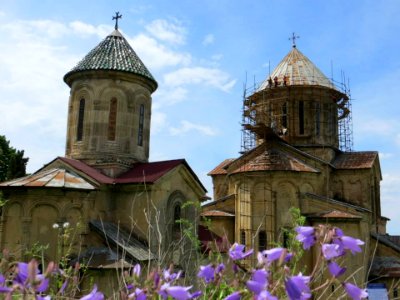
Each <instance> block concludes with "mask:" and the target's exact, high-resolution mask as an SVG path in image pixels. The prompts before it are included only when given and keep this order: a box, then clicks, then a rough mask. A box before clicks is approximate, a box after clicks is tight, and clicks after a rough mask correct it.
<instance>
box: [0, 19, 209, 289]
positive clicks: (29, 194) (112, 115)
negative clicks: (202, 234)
mask: <svg viewBox="0 0 400 300" xmlns="http://www.w3.org/2000/svg"><path fill="white" fill-rule="evenodd" d="M64 81H65V82H66V84H68V86H69V87H70V98H69V104H68V126H67V138H66V151H65V157H57V158H55V159H54V160H53V161H51V162H49V163H48V164H46V165H45V166H44V167H43V168H41V169H40V170H38V171H36V172H35V173H33V174H32V175H29V176H27V177H24V178H19V179H15V180H12V181H8V182H3V183H1V184H0V190H1V191H2V192H3V195H4V198H5V199H6V200H7V202H6V205H5V206H4V207H3V209H2V212H1V217H0V248H1V249H5V248H7V249H9V250H10V251H11V254H12V255H13V256H14V257H15V258H16V259H23V258H24V254H25V253H26V251H27V250H28V249H32V247H34V246H35V244H37V245H39V244H40V245H48V248H47V249H46V250H45V251H44V257H45V260H47V261H51V260H58V259H60V257H61V256H66V255H68V256H69V257H70V259H72V260H74V259H75V260H76V259H80V258H82V257H83V258H87V260H86V262H87V264H88V267H89V268H94V269H96V268H101V269H103V270H106V269H108V268H109V269H113V268H115V267H116V266H117V267H126V266H129V265H130V263H136V262H147V261H149V260H156V261H157V262H158V263H160V264H162V265H164V266H165V265H169V264H170V263H171V262H174V263H175V264H177V265H179V266H180V267H182V268H185V264H188V261H187V260H186V259H185V257H186V255H187V254H188V253H187V252H190V251H191V249H192V248H191V247H190V245H189V244H188V243H186V241H185V240H184V239H182V236H181V235H180V232H181V231H180V230H181V228H180V226H181V225H179V223H177V222H176V221H177V220H180V219H181V218H183V219H188V220H191V221H192V222H193V230H196V228H195V226H196V216H197V215H198V213H197V212H196V209H197V208H196V207H197V206H196V203H199V202H200V201H203V200H204V196H205V193H206V190H205V188H204V186H203V185H202V183H201V182H200V181H199V179H198V177H197V176H196V174H195V173H194V172H193V170H192V169H191V168H190V166H189V165H188V164H187V162H186V161H185V160H184V159H175V160H168V161H157V162H149V147H150V119H151V104H152V99H151V94H152V93H153V92H154V91H155V90H156V89H157V82H156V80H155V79H154V78H153V76H152V75H151V73H150V72H149V70H148V69H147V68H146V66H145V65H144V64H143V62H142V61H141V60H140V58H139V57H138V56H137V55H136V53H135V51H134V50H133V49H132V47H131V46H130V45H129V44H128V42H127V40H126V39H125V38H124V37H123V36H122V34H121V32H120V31H119V30H118V28H117V26H116V29H115V31H113V32H112V33H111V34H110V35H108V36H107V37H106V38H105V39H104V40H103V41H102V42H101V43H100V44H99V45H97V46H96V47H95V48H94V49H93V50H91V51H90V52H89V53H88V54H87V55H86V56H85V57H84V58H83V59H82V60H81V61H80V62H79V63H78V64H77V65H76V66H75V67H74V68H73V69H72V70H71V71H70V72H68V73H67V74H66V75H65V76H64ZM188 201H190V202H191V203H194V205H184V204H185V203H186V204H187V203H188ZM89 258H90V259H89ZM107 285H109V283H107ZM100 286H101V283H100Z"/></svg>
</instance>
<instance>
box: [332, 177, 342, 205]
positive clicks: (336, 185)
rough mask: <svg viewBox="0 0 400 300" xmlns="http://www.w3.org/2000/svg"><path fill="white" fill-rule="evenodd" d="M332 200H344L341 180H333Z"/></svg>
mask: <svg viewBox="0 0 400 300" xmlns="http://www.w3.org/2000/svg"><path fill="white" fill-rule="evenodd" d="M333 198H334V199H336V200H344V199H345V194H344V182H343V180H341V179H335V180H333Z"/></svg>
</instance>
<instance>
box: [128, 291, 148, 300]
mask: <svg viewBox="0 0 400 300" xmlns="http://www.w3.org/2000/svg"><path fill="white" fill-rule="evenodd" d="M133 297H135V300H146V299H147V296H146V293H145V292H144V291H143V290H141V289H139V288H136V289H135V291H134V292H133V293H132V294H130V295H128V298H129V299H131V298H133Z"/></svg>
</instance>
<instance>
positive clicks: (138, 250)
mask: <svg viewBox="0 0 400 300" xmlns="http://www.w3.org/2000/svg"><path fill="white" fill-rule="evenodd" d="M89 226H90V228H92V229H93V230H94V231H96V232H97V233H99V234H100V235H101V236H103V237H104V238H105V239H106V241H107V243H110V244H112V245H113V246H116V247H118V248H120V249H122V250H123V252H125V253H127V254H128V255H130V256H131V257H132V258H134V259H135V260H137V261H148V260H153V259H155V258H156V255H155V254H153V253H151V252H150V251H149V248H148V247H147V246H146V245H144V244H143V243H142V242H140V241H139V240H138V239H137V238H136V237H135V236H134V235H133V234H132V233H129V232H126V231H125V230H124V229H122V228H120V227H119V226H118V225H116V224H114V223H111V222H103V221H99V220H91V221H90V222H89Z"/></svg>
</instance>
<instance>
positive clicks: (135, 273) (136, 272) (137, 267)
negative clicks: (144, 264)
mask: <svg viewBox="0 0 400 300" xmlns="http://www.w3.org/2000/svg"><path fill="white" fill-rule="evenodd" d="M141 270H142V269H141V267H140V265H139V264H136V265H135V266H134V267H133V276H135V277H136V278H139V276H140V272H141Z"/></svg>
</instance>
